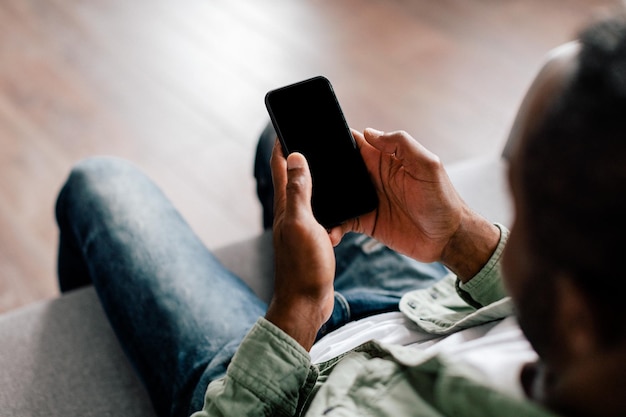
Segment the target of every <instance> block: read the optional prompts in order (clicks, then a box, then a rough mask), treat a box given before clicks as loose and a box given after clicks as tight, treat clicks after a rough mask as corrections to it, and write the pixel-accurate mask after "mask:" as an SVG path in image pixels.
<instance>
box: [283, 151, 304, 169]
mask: <svg viewBox="0 0 626 417" xmlns="http://www.w3.org/2000/svg"><path fill="white" fill-rule="evenodd" d="M298 155H300V154H293V153H292V154H289V156H288V157H287V169H294V168H302V167H303V166H304V163H303V161H302V160H303V159H304V158H303V157H302V158H300V157H298Z"/></svg>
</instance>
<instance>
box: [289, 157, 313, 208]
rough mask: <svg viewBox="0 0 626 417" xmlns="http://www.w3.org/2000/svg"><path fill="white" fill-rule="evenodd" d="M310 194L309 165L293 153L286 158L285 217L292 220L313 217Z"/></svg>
mask: <svg viewBox="0 0 626 417" xmlns="http://www.w3.org/2000/svg"><path fill="white" fill-rule="evenodd" d="M311 192H312V180H311V173H310V171H309V165H308V163H307V161H306V159H305V158H304V156H303V155H302V154H300V153H297V152H294V153H292V154H290V155H289V156H288V157H287V184H286V187H285V197H286V207H285V214H286V216H287V217H290V218H292V219H297V218H303V217H304V216H308V215H310V216H313V211H312V209H311Z"/></svg>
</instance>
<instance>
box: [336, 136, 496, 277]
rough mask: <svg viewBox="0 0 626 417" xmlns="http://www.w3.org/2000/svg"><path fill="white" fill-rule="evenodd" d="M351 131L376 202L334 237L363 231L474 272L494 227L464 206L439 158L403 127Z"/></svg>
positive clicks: (492, 240) (420, 256)
mask: <svg viewBox="0 0 626 417" xmlns="http://www.w3.org/2000/svg"><path fill="white" fill-rule="evenodd" d="M353 134H354V138H355V140H356V142H357V145H358V146H359V148H360V150H361V155H362V156H363V158H364V160H365V164H366V165H367V167H368V170H369V171H370V174H371V175H372V176H373V181H374V184H375V186H376V188H377V191H378V198H379V200H380V204H379V206H378V209H377V210H375V211H374V212H372V213H369V214H366V215H364V216H360V217H359V218H357V219H353V220H351V221H349V222H346V223H345V224H344V225H342V226H340V227H338V228H335V229H333V230H332V231H331V236H332V237H333V240H338V239H339V238H340V236H341V235H342V234H343V233H345V232H347V231H351V230H352V231H357V232H362V233H366V234H368V235H370V236H372V237H374V238H375V239H377V240H379V241H380V242H382V243H384V244H385V245H387V246H389V247H390V248H392V249H394V250H396V251H398V252H401V253H404V254H406V255H408V256H410V257H412V258H414V259H417V260H419V261H422V262H433V261H440V262H443V263H444V264H445V265H446V266H448V267H449V268H450V269H451V270H452V271H453V272H455V273H456V274H457V275H458V276H459V277H460V278H461V279H462V280H467V279H470V278H471V277H472V276H473V275H475V274H476V273H477V272H478V271H479V270H480V269H481V268H482V266H483V265H484V264H485V263H486V262H487V260H488V259H489V257H490V256H491V254H492V253H493V250H494V249H495V247H496V246H497V244H498V240H499V230H498V229H497V228H496V227H495V226H493V225H492V224H490V223H489V222H487V221H486V220H485V219H483V218H482V217H480V216H478V215H477V214H475V213H474V212H472V211H471V210H470V209H469V208H468V207H467V205H466V204H465V203H464V202H463V200H462V199H461V197H460V196H459V195H458V193H457V192H456V190H455V189H454V186H453V185H452V183H451V182H450V179H449V178H448V175H447V173H446V171H445V169H444V167H443V165H442V164H441V162H440V160H439V158H438V157H437V156H436V155H434V154H432V153H431V152H429V151H428V150H427V149H426V148H424V147H423V146H422V145H421V144H419V143H418V142H417V141H416V140H415V139H413V138H412V137H411V136H409V135H408V134H407V133H406V132H392V133H383V132H378V131H376V130H373V129H366V130H365V132H364V133H363V134H361V133H359V132H357V131H353Z"/></svg>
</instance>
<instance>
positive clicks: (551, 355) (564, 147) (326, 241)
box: [57, 17, 626, 417]
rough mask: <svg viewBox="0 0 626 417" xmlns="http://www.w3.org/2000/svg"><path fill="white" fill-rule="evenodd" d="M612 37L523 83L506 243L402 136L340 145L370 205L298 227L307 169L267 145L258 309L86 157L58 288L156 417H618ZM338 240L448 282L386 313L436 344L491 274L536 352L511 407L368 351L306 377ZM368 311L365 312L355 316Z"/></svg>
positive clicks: (113, 171) (623, 360)
mask: <svg viewBox="0 0 626 417" xmlns="http://www.w3.org/2000/svg"><path fill="white" fill-rule="evenodd" d="M625 22H626V21H625V20H624V19H623V18H622V17H615V18H612V19H610V20H607V21H604V22H601V23H599V24H596V25H594V26H593V27H592V28H590V29H589V30H587V31H586V32H585V33H584V34H583V35H582V37H581V42H580V43H576V44H571V45H568V46H566V47H564V48H561V49H560V50H559V53H558V54H557V55H555V56H554V57H553V58H552V59H551V60H550V61H549V62H548V64H547V65H546V66H545V67H544V68H543V70H542V71H541V73H540V74H539V76H538V77H537V79H536V81H535V83H534V84H533V86H532V87H531V89H530V91H529V93H528V95H527V97H526V99H525V101H524V103H523V105H522V108H521V109H520V113H519V115H518V118H517V120H516V123H515V126H514V128H513V130H512V133H511V134H512V135H513V139H514V140H513V143H515V144H516V145H515V149H513V154H512V158H511V169H510V183H511V188H512V192H513V197H514V202H515V213H516V217H515V222H514V225H513V227H512V230H511V233H510V238H508V236H509V234H508V231H507V230H506V229H505V228H504V227H502V226H499V225H492V224H491V223H489V222H488V221H487V220H485V219H483V218H481V217H480V216H478V215H477V214H475V213H473V212H472V211H471V210H470V209H469V208H468V207H467V206H466V205H465V203H464V202H463V201H462V200H461V199H460V198H459V196H458V195H457V193H456V191H455V190H454V188H453V187H452V185H451V184H450V181H449V180H448V177H447V175H446V173H445V170H444V168H443V166H442V165H441V163H440V162H439V160H438V159H437V158H436V157H435V156H434V155H432V154H431V153H430V152H428V151H427V150H426V149H424V148H423V147H422V146H421V145H420V144H419V143H418V142H416V141H415V140H414V139H412V138H411V137H410V136H409V135H408V134H406V133H404V132H394V133H383V132H378V131H375V130H373V129H367V130H366V131H365V132H364V133H363V134H360V133H358V132H355V133H354V136H355V138H356V141H357V143H358V146H359V147H360V150H361V153H362V155H363V157H364V159H365V161H366V164H367V166H368V169H369V170H370V173H371V174H372V177H373V179H374V182H375V185H376V187H377V189H378V192H379V198H380V200H381V204H380V205H379V207H378V209H377V210H376V211H375V212H373V213H370V214H367V215H364V216H361V217H359V218H358V219H354V220H352V221H350V222H347V223H346V224H344V225H342V226H340V227H337V228H334V229H332V230H330V231H326V230H325V229H324V228H322V227H321V226H320V225H319V224H318V223H317V222H316V221H315V219H314V218H313V215H312V212H311V208H310V193H311V178H310V175H309V172H308V168H307V163H306V160H305V159H304V158H303V157H302V156H301V155H299V154H292V155H289V156H288V157H287V158H285V156H284V155H282V153H281V150H280V147H279V146H275V148H274V153H273V157H272V171H273V175H274V189H275V193H276V196H275V213H274V242H275V243H274V244H275V252H276V276H275V280H276V283H275V294H274V297H273V299H272V302H271V303H270V305H269V306H268V307H267V308H266V306H264V305H263V303H261V302H260V301H259V300H257V299H256V297H254V295H253V294H251V292H250V291H249V290H248V289H247V288H246V287H245V286H244V285H242V284H241V283H240V282H239V281H238V280H237V279H236V277H233V276H232V274H230V273H228V271H225V270H224V269H223V268H222V267H221V266H220V265H219V264H218V263H217V262H216V261H215V259H213V258H212V257H211V255H210V254H209V253H208V252H207V251H206V249H204V248H203V247H202V245H201V244H200V243H199V241H198V240H197V238H195V236H194V235H193V233H191V232H190V231H189V230H188V227H187V226H186V225H185V224H184V222H183V221H182V219H180V217H179V216H178V215H177V213H176V212H175V210H174V209H173V208H172V207H171V206H170V205H169V204H168V203H167V202H166V201H165V200H164V198H163V196H162V195H161V194H160V193H159V191H158V190H157V189H156V188H155V187H154V185H152V184H151V183H150V182H149V181H148V180H147V179H145V177H143V176H141V175H139V174H137V172H136V171H135V170H134V169H133V168H131V167H129V166H128V165H127V164H125V163H121V162H119V161H111V160H103V159H96V160H91V161H87V162H85V163H83V164H81V165H79V166H78V167H77V168H76V169H75V170H74V171H73V173H72V175H71V177H70V179H69V180H68V183H67V184H66V186H65V187H64V189H63V191H62V193H61V195H60V197H59V201H58V205H57V217H58V221H59V225H60V228H61V245H60V256H59V271H60V278H61V282H62V286H63V287H64V288H66V289H67V288H72V287H75V286H77V285H81V284H82V283H83V282H76V281H74V282H72V280H74V279H75V278H76V277H89V278H90V279H91V280H92V281H93V283H94V285H95V287H96V289H97V291H98V294H99V296H100V298H101V300H102V303H103V306H104V308H105V311H106V313H107V315H108V316H109V319H110V320H111V322H112V325H113V327H114V329H115V331H116V333H117V334H118V337H119V338H120V341H121V343H122V345H123V346H124V349H125V350H126V352H127V353H128V355H129V357H130V358H131V360H132V361H133V364H134V365H135V367H136V368H137V370H138V372H139V374H140V375H141V377H142V379H143V380H144V382H145V384H146V386H147V388H148V390H149V392H150V394H151V398H152V400H153V402H154V404H155V408H156V409H157V412H158V413H159V414H160V415H176V416H178V415H185V413H187V411H188V410H191V411H194V410H197V409H199V408H200V404H201V403H202V398H203V397H204V407H203V409H202V410H201V411H198V412H197V413H196V414H194V416H197V417H200V416H213V415H299V414H304V415H307V416H312V415H328V416H332V415H342V416H345V415H423V416H444V415H445V416H452V415H454V416H457V415H468V416H469V415H477V416H478V415H480V416H487V415H528V416H548V415H555V413H556V414H560V415H576V416H591V415H602V416H612V415H615V416H617V415H626V399H625V398H624V397H623V395H622V391H623V387H624V386H626V337H625V336H626V320H625V315H626V312H625V311H624V309H623V308H621V307H620V300H621V297H622V296H623V295H622V294H623V293H624V286H625V284H624V279H623V278H624V277H622V275H623V274H622V273H621V271H620V269H621V268H620V267H619V265H616V261H617V260H619V259H620V255H622V256H623V254H624V244H623V243H622V241H621V236H622V234H623V233H624V231H626V219H625V218H624V213H626V164H625V163H624V161H625V159H626V138H625V136H626V118H624V117H623V113H624V111H625V110H626V23H625ZM129 179H130V180H129ZM131 180H132V181H131ZM157 226H158V227H157ZM351 231H356V232H361V233H365V234H367V235H369V236H372V237H374V238H375V239H377V240H378V241H380V242H382V243H384V244H385V245H387V246H389V247H391V248H393V249H395V250H396V251H398V252H401V253H403V254H405V255H407V256H408V257H411V258H414V259H416V260H419V261H421V262H433V261H438V262H440V263H442V264H443V265H445V266H446V267H447V268H449V270H450V271H452V272H453V276H448V277H445V278H443V279H442V277H441V275H443V272H441V271H440V272H439V273H435V272H432V271H431V272H432V273H430V272H424V271H421V272H419V273H418V274H417V275H416V278H415V281H420V280H425V281H426V282H427V283H428V286H430V284H432V281H438V282H437V283H436V284H434V286H433V287H432V288H431V289H427V290H421V291H420V290H418V291H413V292H409V293H408V294H406V295H405V296H404V297H403V298H402V301H401V303H400V307H401V309H402V311H403V312H404V313H405V314H406V316H407V317H409V318H410V319H411V320H412V321H411V323H412V322H415V324H416V325H420V326H421V328H422V329H430V330H435V331H439V330H441V332H442V333H445V332H447V331H454V330H456V329H457V328H458V326H459V323H463V325H464V326H467V325H471V324H475V323H476V322H480V321H483V320H492V319H494V318H496V317H502V316H505V315H507V313H508V307H507V304H508V301H507V299H506V298H505V294H504V292H503V288H502V285H501V281H500V276H499V272H498V271H499V269H498V267H499V265H500V263H502V267H503V272H504V284H505V286H506V288H507V290H508V292H509V293H510V295H511V298H512V301H513V304H514V305H515V308H516V310H517V316H518V319H519V324H520V327H521V328H522V329H523V331H524V333H525V335H526V336H527V338H528V341H529V342H530V343H531V344H532V346H533V348H534V349H535V350H536V352H537V354H538V360H537V361H536V362H533V363H532V364H530V365H527V366H525V367H524V370H523V372H521V378H520V379H519V380H518V381H517V382H515V383H514V384H517V385H518V386H519V389H520V392H521V390H522V389H523V391H524V394H521V393H517V394H516V393H515V392H513V393H511V392H508V391H507V390H506V389H498V388H497V387H494V385H497V383H493V382H491V383H489V381H488V380H489V375H490V374H489V372H486V371H485V372H476V369H477V368H480V366H479V365H477V367H474V366H466V365H464V364H463V363H461V362H462V361H460V360H458V358H455V355H454V354H453V352H455V351H454V350H451V351H447V353H446V352H444V353H428V352H427V349H426V350H424V349H418V348H415V347H405V346H399V345H393V344H381V343H375V342H373V343H367V344H365V345H362V346H361V347H359V348H357V349H354V350H349V351H347V352H346V353H342V354H341V355H339V356H337V357H331V358H330V360H329V361H323V363H319V364H317V365H312V364H311V360H310V357H309V354H308V353H307V350H310V349H311V348H312V346H314V343H315V341H316V339H317V338H318V334H319V331H320V329H321V328H322V326H323V325H324V324H325V323H327V322H328V321H329V319H330V321H331V322H333V321H336V323H338V325H341V324H344V323H343V322H341V320H340V319H337V320H335V319H336V317H334V316H335V312H336V311H337V310H341V308H340V306H339V307H338V305H340V304H342V303H343V302H344V301H346V300H344V299H343V298H341V297H339V298H338V297H337V294H335V289H336V288H337V285H338V284H337V282H335V275H338V274H339V272H338V271H336V269H338V268H342V267H341V266H340V264H341V262H339V261H342V259H341V258H340V255H339V254H340V253H341V252H340V251H341V248H342V245H345V244H346V240H349V239H354V235H350V236H348V237H347V238H346V239H344V241H343V242H341V243H340V241H341V240H342V237H343V236H344V234H345V233H347V232H351ZM507 238H508V243H507ZM357 239H358V238H357ZM505 245H506V250H505V251H504V255H502V251H503V249H504V247H505ZM333 246H337V261H338V262H337V263H336V262H335V253H336V252H335V251H333ZM501 257H502V259H501ZM400 259H401V258H398V262H401V260H400ZM402 259H404V258H402ZM411 265H412V266H415V268H417V269H419V267H418V266H416V264H415V265H414V264H411ZM420 265H421V264H420ZM437 274H439V275H437ZM429 276H430V278H429ZM451 278H452V280H451ZM455 280H456V283H455ZM390 281H393V279H390ZM381 284H382V285H387V283H386V282H383V283H381ZM418 284H419V282H418ZM454 286H456V287H457V288H456V291H458V293H459V295H460V296H461V297H462V298H463V300H465V302H467V303H468V304H469V305H471V307H467V308H465V307H463V306H460V305H458V304H455V305H453V307H454V308H455V309H456V310H454V311H459V312H462V314H460V315H457V316H455V317H458V318H459V320H458V321H457V322H452V321H449V320H448V321H446V320H444V319H442V320H436V318H433V317H429V316H428V315H429V311H430V310H429V309H430V307H432V306H435V305H436V304H437V303H439V300H435V301H433V300H432V299H430V300H429V298H434V297H441V298H443V299H445V300H450V299H451V298H452V297H453V293H454V292H455V290H454ZM418 287H419V285H418ZM433 288H434V289H436V290H433ZM433 291H436V292H433ZM423 294H426V296H425V297H423V296H422V295H423ZM457 299H458V297H457ZM377 300H378V299H377ZM348 301H349V300H348ZM378 301H380V300H378ZM455 302H456V301H455ZM431 304H432V306H431ZM444 304H445V303H444ZM433 308H435V307H433ZM387 310H388V305H386V304H384V303H380V304H379V305H377V306H376V308H374V309H372V310H370V311H364V312H363V314H362V315H361V316H363V317H367V316H370V315H372V314H375V313H380V312H383V311H387ZM435 310H436V311H439V310H437V308H435ZM261 316H264V318H258V317H261ZM507 320H508V319H506V320H505V321H504V322H507ZM407 323H408V321H407ZM407 326H409V327H410V326H411V324H407ZM496 326H499V325H496ZM334 327H337V326H334ZM250 328H251V329H250ZM442 329H443V330H442ZM338 331H341V329H340V330H338ZM416 332H417V331H416ZM331 336H332V334H331V335H329V336H327V337H331ZM492 340H497V338H495V339H492ZM323 342H324V339H322V340H321V341H320V342H319V343H323ZM442 343H443V342H442ZM401 344H404V343H401ZM497 351H498V348H497V347H496V348H494V349H492V350H491V352H497ZM468 359H469V358H468ZM492 359H493V358H492V357H491V356H487V357H482V358H481V362H484V363H485V364H487V365H488V364H489V362H490V361H492ZM229 363H230V366H228V364H229ZM474 363H476V361H474ZM227 366H228V369H227ZM506 371H507V370H506V369H501V372H503V373H506ZM497 374H498V372H495V373H493V372H492V374H491V375H492V376H494V378H495V379H494V381H496V380H497V376H498V375H497ZM483 378H484V380H483ZM207 386H208V389H207ZM205 391H206V395H204V393H205Z"/></svg>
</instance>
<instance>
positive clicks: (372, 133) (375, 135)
mask: <svg viewBox="0 0 626 417" xmlns="http://www.w3.org/2000/svg"><path fill="white" fill-rule="evenodd" d="M363 136H364V138H365V140H366V141H367V143H369V144H370V145H372V146H373V147H374V148H376V149H378V150H379V151H380V152H382V153H386V154H388V155H391V156H393V157H394V158H396V159H397V160H399V161H400V162H401V163H402V166H403V167H404V168H405V169H406V170H407V171H408V172H409V173H411V174H414V175H423V174H424V173H425V172H428V171H430V170H431V169H432V168H433V165H439V164H440V161H439V158H438V157H437V156H436V155H435V154H433V153H432V152H430V151H429V150H428V149H426V148H425V147H424V146H422V144H420V143H419V142H418V141H416V140H415V139H413V137H411V135H409V134H408V133H406V132H404V131H396V132H390V133H385V132H381V131H378V130H375V129H371V128H368V129H365V131H364V132H363Z"/></svg>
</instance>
